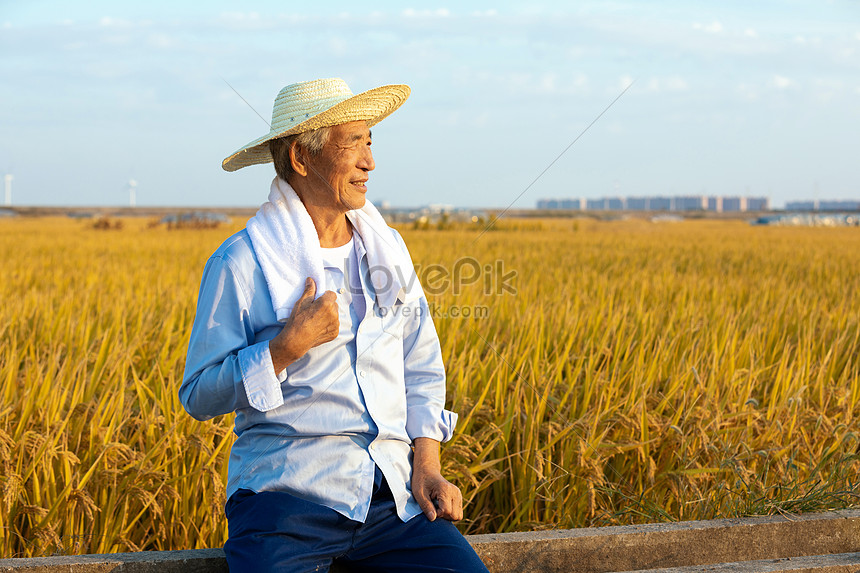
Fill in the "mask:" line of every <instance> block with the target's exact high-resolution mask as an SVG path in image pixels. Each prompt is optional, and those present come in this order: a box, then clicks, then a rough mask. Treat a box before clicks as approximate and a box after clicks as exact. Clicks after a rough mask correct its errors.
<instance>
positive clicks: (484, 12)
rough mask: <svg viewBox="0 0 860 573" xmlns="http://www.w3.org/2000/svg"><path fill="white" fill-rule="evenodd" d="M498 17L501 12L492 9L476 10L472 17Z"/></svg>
mask: <svg viewBox="0 0 860 573" xmlns="http://www.w3.org/2000/svg"><path fill="white" fill-rule="evenodd" d="M498 15H499V12H498V11H497V10H496V9H495V8H490V9H489V10H475V11H474V12H472V16H474V17H476V18H492V17H494V16H498Z"/></svg>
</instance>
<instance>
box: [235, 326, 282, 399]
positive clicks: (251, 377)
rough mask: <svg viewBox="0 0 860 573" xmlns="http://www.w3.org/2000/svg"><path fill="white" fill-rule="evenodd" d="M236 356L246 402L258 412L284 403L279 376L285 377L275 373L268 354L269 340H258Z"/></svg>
mask: <svg viewBox="0 0 860 573" xmlns="http://www.w3.org/2000/svg"><path fill="white" fill-rule="evenodd" d="M238 357H239V369H240V370H241V371H242V384H243V385H244V386H245V395H246V396H247V397H248V404H250V405H251V407H252V408H254V409H255V410H259V411H260V412H268V411H269V410H274V409H275V408H277V407H278V406H281V405H282V404H283V403H284V394H283V392H282V390H281V381H282V380H281V377H283V378H286V377H285V376H278V375H277V374H275V367H274V366H272V355H271V354H269V342H268V341H263V342H258V343H257V344H252V345H251V346H248V347H246V348H243V349H242V350H240V351H239V353H238ZM281 374H282V375H283V374H285V372H282V373H281Z"/></svg>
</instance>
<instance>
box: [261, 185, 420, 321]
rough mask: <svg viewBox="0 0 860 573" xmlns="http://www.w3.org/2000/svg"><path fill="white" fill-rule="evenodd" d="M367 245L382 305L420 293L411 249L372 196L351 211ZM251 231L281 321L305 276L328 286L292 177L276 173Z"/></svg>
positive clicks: (313, 230) (314, 234)
mask: <svg viewBox="0 0 860 573" xmlns="http://www.w3.org/2000/svg"><path fill="white" fill-rule="evenodd" d="M346 216H347V217H348V218H349V220H350V222H351V223H352V225H353V227H354V228H355V230H356V232H358V234H359V235H360V236H361V240H362V241H363V242H364V246H365V248H366V249H367V262H368V265H369V266H370V271H371V272H370V280H371V281H372V284H373V287H374V290H376V300H377V304H378V305H379V306H380V307H387V308H391V307H393V306H394V305H395V304H396V303H397V302H401V303H405V302H410V301H412V300H415V299H417V298H418V297H420V296H421V285H419V284H418V277H416V276H415V268H414V267H413V266H412V260H411V259H410V257H409V254H408V253H407V252H406V251H405V249H403V248H402V247H401V246H400V243H399V242H398V241H397V239H396V238H395V236H394V233H392V230H391V228H389V227H388V225H387V224H386V222H385V219H383V218H382V215H380V214H379V211H377V210H376V207H374V206H373V205H372V204H371V202H370V201H365V203H364V207H362V208H361V209H356V210H354V211H349V212H347V214H346ZM247 229H248V235H249V236H250V237H251V244H252V245H253V246H254V252H255V253H256V254H257V260H258V261H260V266H261V267H262V269H263V275H264V276H265V277H266V283H267V284H268V285H269V294H270V295H271V297H272V305H273V306H274V309H275V315H276V316H277V318H278V320H279V321H282V322H283V321H285V320H287V318H289V317H290V313H291V312H292V310H293V306H294V305H295V304H296V301H298V300H299V298H300V297H301V295H302V292H304V290H305V281H306V280H307V277H311V278H312V279H314V282H315V283H316V287H317V291H316V296H317V297H320V296H322V294H323V293H324V292H325V274H324V272H323V262H322V249H321V247H320V242H319V237H318V236H317V232H316V228H315V227H314V224H313V221H312V220H311V216H310V215H309V214H308V211H307V209H305V206H304V204H303V203H302V201H301V199H299V196H298V195H296V192H295V191H294V190H293V188H292V187H291V186H290V184H289V183H287V182H286V181H284V180H283V179H280V178H279V177H275V179H274V180H273V181H272V188H271V190H270V191H269V200H268V201H267V202H266V203H263V205H262V206H261V207H260V209H259V211H257V214H256V215H255V216H254V217H251V219H249V220H248V224H247Z"/></svg>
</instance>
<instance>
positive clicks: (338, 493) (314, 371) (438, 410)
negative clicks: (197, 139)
mask: <svg viewBox="0 0 860 573" xmlns="http://www.w3.org/2000/svg"><path fill="white" fill-rule="evenodd" d="M391 232H392V233H393V235H394V237H395V239H396V240H397V242H398V244H399V245H400V246H401V248H402V249H403V250H404V252H406V246H405V244H404V243H403V240H402V239H401V238H400V235H399V234H398V233H397V232H396V231H394V230H393V229H391ZM353 237H354V242H355V255H356V260H357V261H358V263H359V272H358V275H359V278H360V282H361V284H360V285H353V288H352V289H350V285H349V284H348V283H349V281H348V274H347V276H344V273H343V270H342V269H339V268H336V267H334V266H330V265H326V267H325V276H326V282H327V284H326V285H325V290H333V291H335V292H336V293H338V307H339V319H340V332H339V334H338V337H337V338H336V339H335V340H332V341H331V342H327V343H325V344H322V345H320V346H317V347H314V348H312V349H311V350H310V351H308V353H307V354H305V356H303V357H302V358H300V359H299V360H297V361H296V362H294V363H292V364H290V366H288V367H287V368H286V369H285V370H284V371H282V372H278V373H276V372H275V371H274V367H273V366H272V359H271V356H270V354H269V340H270V339H272V338H274V337H275V335H276V334H278V333H279V332H280V331H281V328H282V327H283V325H282V324H281V323H279V322H278V321H277V318H276V317H275V311H274V309H273V307H272V300H271V297H270V295H269V289H268V286H267V283H266V279H265V277H264V275H263V271H262V269H261V268H260V264H259V263H258V261H257V257H256V255H255V254H254V249H253V246H252V243H251V240H250V237H249V236H248V233H247V231H246V230H242V231H240V232H239V233H236V234H235V235H233V236H232V237H230V238H229V239H227V241H225V242H224V243H223V244H222V245H221V246H220V247H219V248H218V250H217V251H216V252H215V253H214V254H213V255H212V257H210V259H209V261H208V262H207V264H206V268H205V270H204V273H203V280H202V283H201V286H200V295H199V297H198V301H197V315H196V317H195V319H194V327H193V329H192V332H191V340H190V342H189V345H188V356H187V359H186V363H185V377H184V379H183V382H182V386H181V387H180V389H179V399H180V401H181V402H182V405H183V406H184V407H185V409H186V410H187V411H188V413H189V414H191V415H192V416H194V417H195V418H197V419H198V420H207V419H210V418H213V417H215V416H218V415H221V414H228V413H230V412H235V413H236V416H235V429H234V431H235V433H236V440H235V442H234V444H233V448H232V450H231V453H230V465H229V470H228V484H227V497H228V498H229V496H231V495H232V494H233V493H234V492H235V491H236V490H237V489H240V488H243V489H250V490H252V491H255V492H261V491H272V490H275V491H285V492H287V493H290V494H292V495H295V496H297V497H300V498H303V499H306V500H308V501H312V502H315V503H319V504H321V505H324V506H326V507H330V508H331V509H334V510H335V511H337V512H339V513H341V514H343V515H345V516H346V517H348V518H350V519H352V520H355V521H359V522H364V520H365V518H366V516H367V512H368V509H369V508H370V499H371V495H372V488H373V475H374V471H375V468H376V466H378V467H379V469H380V470H381V471H382V473H383V475H384V476H385V479H386V481H387V482H388V485H389V487H390V488H391V492H392V493H393V495H394V500H395V503H396V505H397V514H398V516H399V517H400V519H402V520H403V521H406V520H408V519H410V518H412V517H414V516H416V515H418V514H419V513H421V509H420V508H419V506H418V504H417V503H416V502H415V500H414V498H413V497H412V494H411V491H410V488H409V484H410V478H411V472H412V449H411V444H412V440H414V439H415V438H418V437H428V438H432V439H434V440H438V441H440V442H444V441H446V440H448V439H450V437H451V434H452V432H453V429H454V425H455V424H456V420H457V416H456V414H454V413H452V412H449V411H447V410H445V409H444V403H445V369H444V366H443V364H442V355H441V349H440V347H439V339H438V337H437V335H436V330H435V328H434V326H433V322H432V319H431V317H430V313H429V308H428V306H427V301H426V299H425V298H424V297H423V296H422V297H420V298H419V299H417V300H415V301H413V302H408V303H398V304H397V305H396V306H395V307H393V308H380V306H379V305H378V304H377V302H376V294H375V291H374V288H373V284H372V283H371V281H370V280H369V279H370V277H369V269H368V262H367V253H366V251H365V248H364V243H363V242H362V241H361V237H360V236H359V234H358V233H357V232H354V233H353ZM407 256H408V253H407ZM317 289H318V294H319V289H320V286H319V285H318V286H317ZM356 297H361V299H362V300H352V303H353V304H350V299H351V298H352V299H355V298H356ZM362 302H363V304H361V303H362ZM356 303H358V304H356ZM356 308H359V309H360V310H363V312H362V313H361V316H359V314H358V313H357V312H356V310H355V309H356Z"/></svg>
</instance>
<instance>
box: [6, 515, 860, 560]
mask: <svg viewBox="0 0 860 573" xmlns="http://www.w3.org/2000/svg"><path fill="white" fill-rule="evenodd" d="M468 539H469V542H470V543H471V544H472V546H473V547H474V548H475V550H476V551H477V552H478V555H480V556H481V559H483V560H484V562H485V563H486V564H487V567H488V568H489V569H490V571H491V572H493V573H502V572H504V573H508V572H532V571H546V572H559V573H560V572H562V571H563V572H567V571H571V570H572V569H575V570H576V571H578V572H582V573H604V572H609V571H642V570H658V571H666V572H667V573H668V571H673V572H677V573H687V572H689V571H716V572H721V571H738V572H747V571H767V572H775V571H792V572H799V571H816V572H819V573H821V572H825V571H826V572H830V571H833V572H834V573H835V572H839V573H843V572H845V573H848V572H850V573H854V572H860V556H858V555H853V554H854V553H855V552H860V510H844V511H834V512H828V513H817V514H806V515H800V516H793V517H784V516H771V517H752V518H745V519H718V520H713V521H689V522H681V523H665V524H663V523H661V524H648V525H628V526H619V527H597V528H585V529H568V530H558V531H536V532H528V533H503V534H492V535H472V536H469V537H468ZM812 556H826V557H817V560H810V559H807V560H798V559H796V558H801V557H803V558H806V557H812ZM750 567H752V569H751V568H750ZM155 571H158V572H160V573H209V572H213V573H214V572H219V573H220V572H226V571H227V566H226V562H225V561H224V554H223V552H222V551H221V549H198V550H188V551H145V552H140V553H116V554H109V555H80V556H65V557H41V558H32V559H0V572H14V573H54V572H63V573H102V572H113V573H150V572H155Z"/></svg>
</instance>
